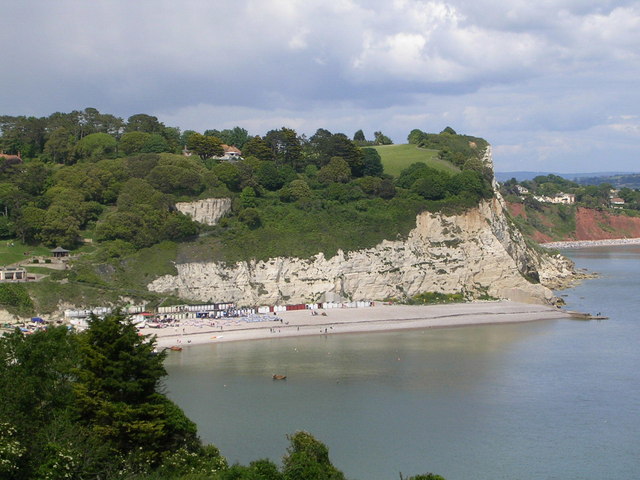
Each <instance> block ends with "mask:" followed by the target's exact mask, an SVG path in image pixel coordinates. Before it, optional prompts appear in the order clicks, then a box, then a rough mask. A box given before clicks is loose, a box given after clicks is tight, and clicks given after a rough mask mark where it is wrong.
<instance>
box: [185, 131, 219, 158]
mask: <svg viewBox="0 0 640 480" xmlns="http://www.w3.org/2000/svg"><path fill="white" fill-rule="evenodd" d="M187 148H188V149H189V150H191V151H192V152H193V153H195V154H196V155H198V156H199V157H200V158H201V159H202V160H203V161H204V160H208V159H209V158H212V157H221V156H222V155H224V149H223V148H222V142H221V141H220V139H219V138H217V137H210V136H205V135H201V134H199V133H194V134H192V135H191V136H190V137H189V138H188V139H187Z"/></svg>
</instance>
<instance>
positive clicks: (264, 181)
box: [255, 162, 284, 192]
mask: <svg viewBox="0 0 640 480" xmlns="http://www.w3.org/2000/svg"><path fill="white" fill-rule="evenodd" d="M255 173H256V178H257V180H258V182H259V183H260V185H262V186H263V187H264V188H266V189H267V190H271V191H272V192H273V191H276V190H279V189H280V188H282V186H283V185H284V180H283V178H282V175H281V174H280V170H278V167H276V165H275V163H273V162H261V163H260V166H258V168H257V169H256V172H255Z"/></svg>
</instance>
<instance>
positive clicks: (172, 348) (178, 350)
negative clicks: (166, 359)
mask: <svg viewBox="0 0 640 480" xmlns="http://www.w3.org/2000/svg"><path fill="white" fill-rule="evenodd" d="M169 350H172V351H174V352H181V351H182V347H179V346H178V345H173V346H171V347H169Z"/></svg>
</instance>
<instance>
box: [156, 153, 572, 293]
mask: <svg viewBox="0 0 640 480" xmlns="http://www.w3.org/2000/svg"><path fill="white" fill-rule="evenodd" d="M488 161H490V157H489V159H488ZM504 209H505V207H504V203H503V201H502V198H501V197H500V196H499V195H498V196H497V197H496V198H494V199H492V200H490V201H485V202H482V203H481V204H480V205H479V206H478V207H477V208H475V209H472V210H470V211H467V212H466V213H464V214H462V215H456V216H446V215H441V214H432V213H428V212H425V213H422V214H420V215H418V216H417V218H416V227H415V229H414V230H412V231H411V232H410V234H409V236H408V238H407V239H406V240H405V241H383V242H382V243H380V244H379V245H377V246H376V247H375V248H370V249H365V250H359V251H354V252H348V253H345V252H338V254H337V255H335V256H334V257H332V258H325V256H324V255H323V254H322V253H318V254H317V255H316V256H315V257H312V258H309V259H300V258H281V257H279V258H272V259H270V260H268V261H252V260H250V261H243V262H237V263H235V264H233V265H228V264H222V263H214V262H211V263H185V264H179V265H176V267H177V269H178V275H176V276H172V275H167V276H164V277H160V278H158V279H156V280H155V281H153V282H152V283H151V284H149V286H148V287H149V289H150V290H152V291H156V292H167V293H176V294H178V295H180V296H181V297H184V298H189V299H193V300H197V301H203V302H207V301H214V302H215V301H231V302H236V303H238V304H239V305H270V304H278V303H309V302H317V301H327V300H333V299H335V298H338V297H340V298H343V299H350V300H354V301H355V300H381V299H385V298H401V297H404V296H412V295H415V294H418V293H421V292H427V291H431V292H441V293H459V292H461V291H462V292H464V293H465V294H467V296H468V297H470V298H477V297H479V296H482V295H483V294H488V295H490V296H493V297H498V298H509V299H512V300H517V301H525V302H535V303H545V302H550V301H552V299H553V294H552V292H551V291H550V290H549V289H548V288H547V287H545V286H544V284H545V283H550V282H552V281H554V280H556V279H558V278H562V277H570V276H571V275H572V272H573V270H572V264H571V262H569V261H568V260H566V259H563V258H562V257H559V256H558V257H550V256H548V255H545V254H543V253H539V252H536V251H534V250H532V249H531V248H529V247H528V246H527V245H526V243H525V241H524V239H523V237H522V235H521V234H520V232H519V231H518V230H517V229H516V228H515V227H514V226H513V225H512V224H511V223H510V222H509V220H508V219H507V217H506V216H505V214H504ZM525 276H526V277H527V278H528V279H529V280H528V279H527V278H525ZM538 280H539V281H541V282H542V283H534V282H537V281H538Z"/></svg>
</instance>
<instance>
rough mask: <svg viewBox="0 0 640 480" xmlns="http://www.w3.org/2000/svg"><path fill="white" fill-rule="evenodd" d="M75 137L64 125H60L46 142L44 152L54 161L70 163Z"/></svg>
mask: <svg viewBox="0 0 640 480" xmlns="http://www.w3.org/2000/svg"><path fill="white" fill-rule="evenodd" d="M74 145H75V139H74V138H73V135H71V133H70V132H69V131H68V130H67V129H66V128H64V127H58V128H57V129H55V130H54V131H53V132H52V133H51V134H50V135H49V139H48V140H47V143H45V144H44V153H45V154H46V155H47V156H48V157H49V159H50V160H51V161H52V162H53V163H64V164H66V163H70V162H71V159H72V153H73V148H74Z"/></svg>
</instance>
